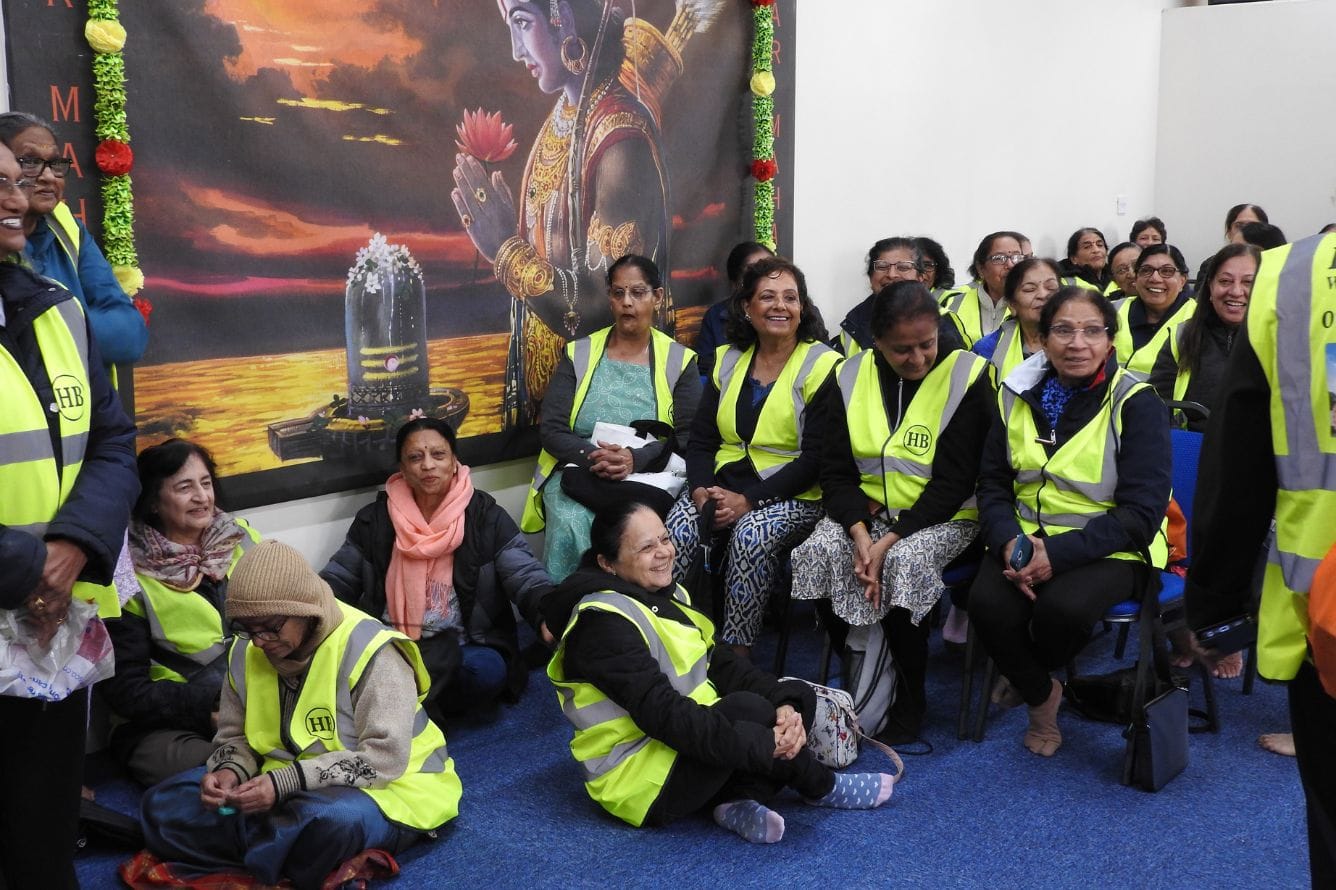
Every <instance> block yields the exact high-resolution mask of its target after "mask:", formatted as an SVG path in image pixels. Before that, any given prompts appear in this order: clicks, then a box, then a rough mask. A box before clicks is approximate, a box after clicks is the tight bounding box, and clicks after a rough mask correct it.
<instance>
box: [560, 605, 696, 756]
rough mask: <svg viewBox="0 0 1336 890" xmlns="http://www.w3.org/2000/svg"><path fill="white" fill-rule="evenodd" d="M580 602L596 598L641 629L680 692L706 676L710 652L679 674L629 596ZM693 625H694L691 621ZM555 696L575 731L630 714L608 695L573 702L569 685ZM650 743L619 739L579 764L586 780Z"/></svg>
mask: <svg viewBox="0 0 1336 890" xmlns="http://www.w3.org/2000/svg"><path fill="white" fill-rule="evenodd" d="M673 598H674V599H676V600H678V601H679V602H683V603H684V604H685V603H686V602H687V601H686V600H685V598H683V597H681V596H679V595H678V592H677V591H674V596H673ZM580 602H582V603H586V602H599V603H606V604H608V605H610V606H612V607H613V608H614V609H615V610H616V612H617V614H618V615H621V616H622V617H624V618H627V619H629V620H630V621H632V622H633V623H634V624H635V625H636V627H638V628H639V629H640V632H641V633H642V634H644V636H645V640H646V643H647V645H648V646H649V650H650V654H651V655H653V656H654V660H655V661H656V662H658V665H659V670H660V672H662V673H663V675H664V676H665V677H667V678H668V683H669V684H670V685H671V686H672V687H673V689H674V690H676V691H677V692H678V693H679V694H680V695H684V696H688V695H690V694H691V693H692V692H694V691H695V690H696V689H697V687H699V686H701V685H702V684H703V683H705V682H706V680H707V679H708V673H709V653H708V651H707V652H706V653H705V654H703V655H702V656H701V657H700V658H699V659H697V660H696V663H695V664H693V665H692V666H691V668H690V669H689V670H688V671H687V672H686V673H685V674H681V675H679V674H678V673H677V667H676V666H675V665H674V664H673V660H672V658H671V657H670V656H669V655H668V651H667V649H666V648H665V647H664V645H663V641H662V640H661V639H660V638H659V635H658V634H657V633H656V632H655V630H654V625H653V624H651V623H650V620H649V618H648V617H647V616H646V615H645V613H644V612H643V611H641V609H640V607H639V606H637V605H636V604H635V601H634V600H632V599H631V598H630V597H628V596H626V595H624V594H620V593H593V594H590V595H589V596H586V597H584V599H582V600H581V601H580ZM577 608H579V606H578V605H577ZM693 627H694V625H693ZM557 692H558V696H559V698H560V699H561V711H562V713H563V714H565V715H566V719H568V720H570V721H571V725H572V726H574V727H575V728H576V730H577V731H579V730H582V729H590V728H592V727H594V726H598V725H599V724H601V723H607V722H608V721H610V720H616V719H618V718H620V717H628V716H630V715H629V714H628V713H627V712H626V709H624V708H622V707H621V706H620V705H618V704H616V703H614V702H613V701H612V700H611V699H608V698H606V697H605V698H604V699H602V700H600V701H596V702H592V703H590V704H588V705H584V706H583V707H577V706H576V705H575V693H574V691H572V690H571V689H569V688H567V687H563V686H558V687H557ZM648 743H649V737H648V736H642V737H640V738H638V739H633V740H630V741H626V742H621V743H619V744H617V745H614V746H613V747H612V750H610V751H609V752H608V753H607V754H604V755H603V756H601V757H595V758H591V759H590V760H587V761H583V762H581V764H580V768H581V770H583V771H584V776H585V781H586V782H591V781H593V780H594V779H597V778H598V777H599V776H602V775H605V774H606V773H608V772H609V771H611V770H612V769H614V768H616V767H617V765H618V764H620V763H621V762H622V761H624V760H626V759H627V758H628V757H631V756H632V755H634V754H635V753H636V752H637V751H639V750H640V749H641V748H642V747H644V746H645V745H647V744H648Z"/></svg>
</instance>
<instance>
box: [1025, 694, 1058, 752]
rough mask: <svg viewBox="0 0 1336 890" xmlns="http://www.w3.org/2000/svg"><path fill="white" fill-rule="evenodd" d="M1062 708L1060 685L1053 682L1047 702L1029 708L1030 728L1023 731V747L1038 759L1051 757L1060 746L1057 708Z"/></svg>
mask: <svg viewBox="0 0 1336 890" xmlns="http://www.w3.org/2000/svg"><path fill="white" fill-rule="evenodd" d="M1060 707H1062V684H1061V683H1059V682H1058V681H1057V680H1054V681H1053V689H1052V691H1050V692H1049V694H1048V700H1047V701H1045V702H1044V703H1043V704H1042V705H1036V706H1034V707H1032V708H1030V726H1029V728H1028V729H1026V731H1025V747H1027V748H1029V749H1030V750H1031V751H1033V752H1034V753H1035V754H1038V755H1039V756H1040V757H1052V756H1053V755H1054V754H1055V753H1056V752H1057V750H1058V748H1059V747H1060V746H1061V745H1062V733H1061V732H1059V731H1058V708H1060Z"/></svg>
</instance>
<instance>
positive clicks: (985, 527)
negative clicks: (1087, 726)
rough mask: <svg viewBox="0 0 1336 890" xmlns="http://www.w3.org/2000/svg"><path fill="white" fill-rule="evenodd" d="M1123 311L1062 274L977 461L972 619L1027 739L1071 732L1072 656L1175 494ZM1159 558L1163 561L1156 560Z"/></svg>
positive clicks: (1039, 740)
mask: <svg viewBox="0 0 1336 890" xmlns="http://www.w3.org/2000/svg"><path fill="white" fill-rule="evenodd" d="M1117 326H1118V317H1117V315H1116V313H1115V312H1114V309H1113V306H1112V305H1111V304H1110V303H1109V301H1108V300H1106V299H1104V297H1102V296H1101V295H1099V294H1097V293H1095V292H1094V291H1090V290H1086V289H1083V288H1080V287H1065V288H1063V289H1061V290H1059V291H1058V292H1057V294H1055V295H1054V296H1053V298H1052V299H1050V300H1049V301H1048V303H1047V304H1046V305H1045V306H1044V311H1043V314H1042V315H1041V316H1040V320H1039V330H1040V334H1041V336H1042V337H1043V342H1044V352H1043V353H1042V355H1041V356H1036V357H1035V358H1033V359H1031V360H1030V361H1027V362H1025V363H1024V364H1022V365H1021V366H1020V367H1018V368H1017V369H1016V370H1014V371H1012V372H1011V373H1010V374H1009V375H1007V377H1006V379H1005V380H1003V381H1002V387H1001V391H1000V392H999V397H998V402H999V412H998V416H997V417H996V418H995V420H994V423H993V427H992V429H991V431H990V432H989V435H988V441H987V443H986V444H985V445H984V453H983V460H982V463H981V467H980V472H979V488H978V495H977V496H978V500H979V520H980V522H981V524H982V534H983V539H984V544H985V546H986V547H987V549H988V555H987V556H986V557H985V558H984V560H983V563H982V564H981V565H980V567H979V574H978V577H977V578H976V579H975V582H974V586H973V587H972V588H971V589H970V596H969V613H970V622H971V624H972V625H973V626H974V628H975V630H976V631H977V632H978V635H979V639H980V641H981V642H982V643H983V645H984V648H985V649H986V650H987V652H988V654H989V655H990V656H991V657H992V659H993V661H994V663H995V664H996V665H997V667H998V671H999V672H1000V673H1001V674H1002V677H1003V678H1004V681H1005V682H1004V683H1001V684H999V688H998V689H996V690H994V700H995V701H999V702H1005V703H1007V704H1010V705H1019V704H1022V703H1024V704H1026V705H1029V708H1030V715H1029V716H1030V721H1029V724H1030V725H1029V729H1028V730H1027V732H1026V733H1025V740H1024V741H1025V746H1026V747H1027V748H1028V749H1029V750H1031V751H1033V752H1034V753H1036V754H1039V755H1042V756H1045V757H1049V756H1052V755H1053V753H1054V752H1056V751H1057V749H1058V747H1059V745H1061V744H1062V734H1061V732H1059V730H1058V722H1057V713H1058V707H1059V705H1060V704H1061V703H1062V684H1061V683H1059V682H1058V681H1057V680H1055V679H1053V678H1052V675H1051V672H1052V671H1053V670H1055V669H1057V668H1060V667H1062V666H1064V665H1066V664H1067V662H1068V661H1069V660H1070V659H1071V658H1073V657H1074V656H1075V655H1076V653H1078V652H1080V651H1081V648H1082V647H1083V646H1084V645H1085V644H1086V642H1087V641H1088V640H1089V638H1090V629H1091V627H1092V626H1093V625H1094V624H1095V622H1096V621H1098V620H1099V618H1100V616H1101V615H1103V614H1104V612H1105V610H1107V609H1108V608H1109V607H1111V606H1113V605H1114V604H1115V603H1118V602H1121V601H1122V600H1124V599H1127V598H1128V597H1129V596H1130V595H1132V594H1133V592H1134V591H1137V590H1140V589H1141V586H1142V585H1141V582H1142V579H1143V578H1144V572H1145V571H1146V570H1147V569H1146V567H1145V565H1144V562H1143V560H1142V556H1141V554H1142V551H1143V548H1147V547H1149V549H1150V553H1151V558H1152V560H1153V561H1154V562H1155V564H1156V565H1163V564H1164V558H1165V556H1166V555H1167V553H1166V548H1165V546H1164V544H1163V540H1162V537H1161V536H1160V535H1159V534H1158V530H1159V528H1160V526H1161V523H1162V522H1163V520H1164V514H1165V509H1166V507H1167V506H1168V504H1169V488H1170V483H1171V474H1170V467H1169V461H1168V460H1167V455H1168V454H1169V452H1170V446H1169V418H1168V416H1167V412H1166V410H1165V407H1164V403H1163V402H1161V401H1160V398H1159V396H1157V395H1156V394H1155V391H1154V390H1153V389H1151V388H1150V386H1149V385H1147V384H1146V383H1144V382H1142V381H1141V380H1140V378H1139V377H1137V376H1136V375H1135V374H1132V373H1130V372H1128V371H1125V370H1124V369H1122V368H1119V367H1118V364H1117V359H1116V357H1115V355H1114V353H1113V348H1112V345H1111V342H1110V334H1111V333H1116V331H1117ZM1150 570H1151V571H1154V569H1150Z"/></svg>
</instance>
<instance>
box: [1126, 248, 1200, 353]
mask: <svg viewBox="0 0 1336 890" xmlns="http://www.w3.org/2000/svg"><path fill="white" fill-rule="evenodd" d="M1187 283H1188V264H1187V262H1186V261H1184V259H1183V254H1182V253H1180V252H1179V250H1178V248H1177V247H1174V246H1173V245H1172V244H1152V245H1151V246H1150V247H1147V248H1146V249H1145V250H1143V251H1141V255H1140V256H1139V257H1137V295H1136V296H1135V297H1128V298H1127V299H1125V300H1120V301H1119V302H1118V303H1117V304H1116V308H1117V313H1118V330H1117V332H1116V333H1115V334H1114V340H1113V346H1114V349H1115V351H1116V352H1117V354H1118V363H1119V364H1120V365H1122V366H1123V367H1125V368H1127V369H1128V370H1129V371H1136V372H1138V373H1140V374H1141V375H1142V376H1143V377H1144V376H1146V375H1147V374H1149V373H1150V369H1151V367H1152V366H1153V365H1154V364H1155V357H1156V356H1157V355H1159V354H1160V348H1161V347H1163V346H1164V344H1165V343H1168V342H1169V341H1170V340H1171V339H1172V338H1173V336H1174V334H1175V332H1176V331H1177V330H1178V326H1179V325H1181V324H1183V322H1185V321H1187V320H1188V319H1189V318H1191V317H1192V312H1193V310H1194V309H1196V308H1197V307H1196V301H1195V300H1193V299H1192V297H1190V296H1188V295H1187V293H1185V292H1184V288H1185V287H1186V285H1187Z"/></svg>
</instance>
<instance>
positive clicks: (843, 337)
mask: <svg viewBox="0 0 1336 890" xmlns="http://www.w3.org/2000/svg"><path fill="white" fill-rule="evenodd" d="M923 240H930V239H920V238H883V239H881V240H880V241H878V242H877V243H876V244H874V245H872V249H871V250H869V251H868V252H867V280H868V283H869V284H870V285H872V293H871V294H869V295H868V296H867V297H865V298H864V299H863V302H861V303H859V304H858V305H857V306H855V307H854V308H852V309H850V310H849V314H848V315H846V316H844V321H842V322H840V332H839V335H838V336H837V337H836V338H835V339H833V340H831V343H830V345H831V346H833V347H834V348H835V349H836V350H838V351H839V352H841V353H843V354H844V355H845V356H853V355H857V354H858V353H859V352H862V351H863V350H864V349H871V348H872V347H873V345H874V341H875V338H874V337H873V336H872V304H873V303H874V302H875V301H876V299H877V295H878V294H879V293H881V292H882V291H883V290H885V289H886V288H887V287H889V286H890V285H892V284H894V283H895V282H897V281H923V280H924V278H925V276H926V274H927V273H926V269H927V264H929V263H931V264H932V276H933V280H936V277H937V269H938V264H937V261H936V260H929V259H927V256H926V254H924V252H923V251H922V250H921V249H920V246H919V242H920V241H923ZM931 243H932V244H933V245H936V244H937V242H935V241H932V242H931ZM937 250H938V252H940V251H941V247H940V246H937ZM942 262H943V265H945V256H944V255H943V260H942ZM945 268H946V272H947V273H950V272H951V268H950V266H946V267H945ZM953 280H954V278H953ZM925 283H926V282H925ZM927 287H928V288H929V289H931V288H932V285H931V284H927ZM938 328H939V336H940V338H941V340H942V345H943V348H946V347H948V346H949V347H950V348H951V349H957V348H959V347H960V346H961V345H962V343H961V337H962V334H961V328H960V323H959V321H958V320H957V319H956V317H955V316H954V315H952V314H951V313H949V312H946V311H945V310H943V311H942V314H941V318H940V319H938Z"/></svg>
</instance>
